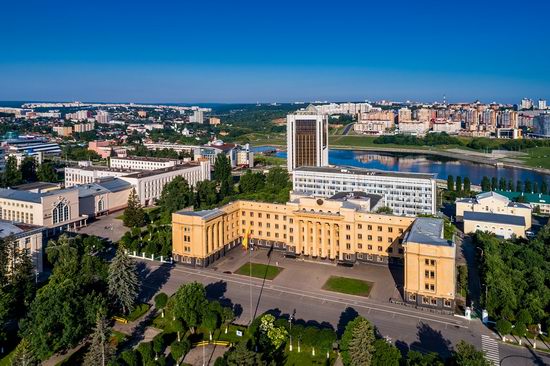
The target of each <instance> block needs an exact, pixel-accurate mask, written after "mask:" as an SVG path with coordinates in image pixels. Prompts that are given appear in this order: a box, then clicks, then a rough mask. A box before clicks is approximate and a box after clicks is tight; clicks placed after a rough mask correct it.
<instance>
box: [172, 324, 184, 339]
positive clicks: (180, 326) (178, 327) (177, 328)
mask: <svg viewBox="0 0 550 366" xmlns="http://www.w3.org/2000/svg"><path fill="white" fill-rule="evenodd" d="M172 328H174V330H175V331H176V333H177V335H178V338H177V339H178V342H179V341H181V333H182V332H185V325H184V324H183V321H182V320H181V319H174V320H172Z"/></svg>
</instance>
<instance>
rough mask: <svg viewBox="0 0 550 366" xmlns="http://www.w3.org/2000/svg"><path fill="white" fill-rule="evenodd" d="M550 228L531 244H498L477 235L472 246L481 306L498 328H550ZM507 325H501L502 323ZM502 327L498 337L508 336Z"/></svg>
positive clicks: (517, 241) (512, 241)
mask: <svg viewBox="0 0 550 366" xmlns="http://www.w3.org/2000/svg"><path fill="white" fill-rule="evenodd" d="M549 242H550V226H549V225H546V226H545V227H544V228H543V229H541V230H540V231H539V233H538V234H537V236H536V237H535V238H533V239H532V240H529V241H527V240H525V239H510V240H501V239H498V238H497V237H496V236H494V235H493V234H490V233H483V232H477V233H476V234H475V235H474V243H475V245H476V246H477V247H478V248H479V249H480V253H483V255H482V256H481V257H480V264H479V265H480V273H481V281H482V283H483V284H484V285H485V286H486V289H487V296H486V297H482V299H481V300H482V303H483V305H484V306H485V308H486V309H487V310H488V312H489V314H490V315H491V316H492V317H494V318H496V319H497V320H501V322H500V324H501V325H502V324H507V322H509V323H511V324H515V325H516V327H515V329H517V330H521V329H526V328H527V327H529V326H530V325H533V324H538V323H541V324H542V325H543V329H548V328H549V326H550V314H549V309H550V288H548V283H550V251H548V243H549ZM504 320H505V321H506V322H503V321H504ZM505 328H506V327H504V328H503V329H501V331H502V332H501V334H507V333H508V332H507V331H506V329H505Z"/></svg>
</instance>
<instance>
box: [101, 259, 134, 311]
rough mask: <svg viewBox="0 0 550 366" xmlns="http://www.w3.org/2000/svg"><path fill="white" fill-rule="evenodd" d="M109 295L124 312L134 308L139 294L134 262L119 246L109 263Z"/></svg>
mask: <svg viewBox="0 0 550 366" xmlns="http://www.w3.org/2000/svg"><path fill="white" fill-rule="evenodd" d="M108 286H109V295H111V297H112V298H113V299H114V300H115V304H116V305H117V306H119V307H120V308H121V310H122V312H123V313H124V314H127V313H129V312H130V311H132V309H133V308H134V305H135V302H136V299H137V296H138V294H139V287H140V283H139V278H138V275H137V270H136V264H135V262H134V261H133V260H132V259H131V258H130V257H129V256H128V254H126V253H125V252H124V251H123V250H122V249H120V248H119V250H118V251H117V253H116V255H115V258H114V259H113V261H112V262H111V264H110V265H109V279H108Z"/></svg>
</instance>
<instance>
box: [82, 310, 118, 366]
mask: <svg viewBox="0 0 550 366" xmlns="http://www.w3.org/2000/svg"><path fill="white" fill-rule="evenodd" d="M110 336H111V330H110V329H109V326H108V324H107V320H106V319H105V316H104V315H103V312H98V313H97V315H96V325H95V328H94V332H93V333H92V336H91V340H90V346H89V347H88V352H86V356H85V357H84V366H98V365H101V366H105V365H107V364H108V363H109V361H110V360H111V358H112V357H113V356H114V354H115V349H114V347H113V345H112V343H111V342H110Z"/></svg>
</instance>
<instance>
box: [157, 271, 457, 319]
mask: <svg viewBox="0 0 550 366" xmlns="http://www.w3.org/2000/svg"><path fill="white" fill-rule="evenodd" d="M147 264H149V265H151V266H159V265H157V264H154V263H150V262H147ZM172 271H176V272H181V273H188V274H192V275H196V276H202V277H205V278H212V279H215V280H223V281H226V282H231V283H236V284H239V285H246V286H251V287H256V288H259V289H261V288H262V287H264V290H265V291H271V292H273V291H274V290H278V291H282V292H284V293H285V294H287V295H296V296H300V300H303V299H304V297H306V298H310V299H315V300H326V301H327V302H333V303H337V304H343V305H345V306H346V307H349V304H350V300H348V299H346V298H344V297H338V296H335V295H331V294H325V293H324V292H323V293H322V296H320V295H321V294H320V293H316V292H312V291H306V290H298V289H296V288H291V287H285V286H280V285H272V287H273V288H272V289H269V288H266V287H265V286H264V285H263V281H262V280H261V279H256V278H252V279H250V278H246V277H244V278H243V279H242V280H241V279H237V278H236V277H230V276H227V275H225V276H222V275H220V274H218V273H216V272H213V271H209V270H201V269H184V268H181V267H174V268H172ZM351 301H352V302H353V303H354V306H356V307H360V308H363V309H372V310H375V311H379V312H383V313H388V314H394V315H395V314H397V315H401V316H404V317H408V318H413V319H417V320H418V321H419V322H421V321H430V322H434V323H439V324H444V325H452V326H454V327H457V328H463V329H468V326H467V325H463V324H462V322H458V321H457V322H453V321H450V320H449V318H445V317H443V316H438V315H433V314H426V313H422V312H419V311H414V310H409V309H406V308H399V309H397V308H396V307H395V306H387V305H382V304H378V303H376V304H375V305H373V304H371V303H370V302H369V301H367V300H363V301H361V303H359V302H358V301H357V300H351Z"/></svg>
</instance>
